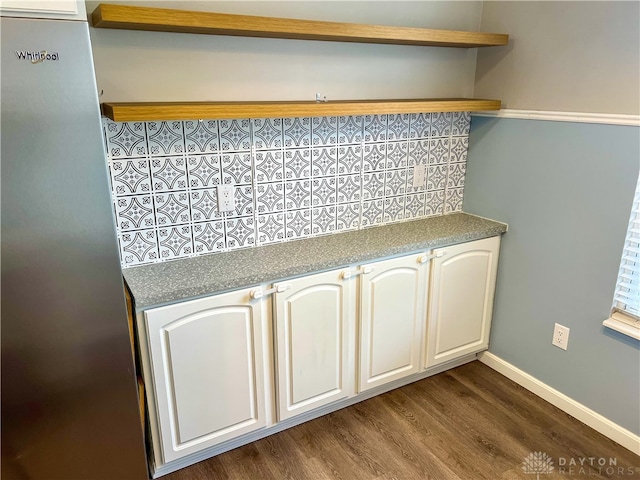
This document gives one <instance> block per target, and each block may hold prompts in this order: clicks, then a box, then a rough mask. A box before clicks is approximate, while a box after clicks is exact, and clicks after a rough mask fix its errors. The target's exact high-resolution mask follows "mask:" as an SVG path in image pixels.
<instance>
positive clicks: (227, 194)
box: [218, 185, 236, 212]
mask: <svg viewBox="0 0 640 480" xmlns="http://www.w3.org/2000/svg"><path fill="white" fill-rule="evenodd" d="M234 193H235V192H234V188H233V185H219V186H218V211H219V212H233V211H234V210H235V209H236V200H235V195H234Z"/></svg>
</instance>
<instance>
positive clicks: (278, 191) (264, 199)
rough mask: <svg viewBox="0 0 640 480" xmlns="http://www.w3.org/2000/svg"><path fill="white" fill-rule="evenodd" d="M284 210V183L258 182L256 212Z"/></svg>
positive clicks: (264, 212)
mask: <svg viewBox="0 0 640 480" xmlns="http://www.w3.org/2000/svg"><path fill="white" fill-rule="evenodd" d="M282 210H284V183H283V182H275V183H259V184H258V185H257V186H256V213H257V214H260V215H263V214H267V213H274V212H281V211H282Z"/></svg>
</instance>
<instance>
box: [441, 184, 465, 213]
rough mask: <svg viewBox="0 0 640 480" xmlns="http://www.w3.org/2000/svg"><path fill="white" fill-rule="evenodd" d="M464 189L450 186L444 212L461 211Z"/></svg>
mask: <svg viewBox="0 0 640 480" xmlns="http://www.w3.org/2000/svg"><path fill="white" fill-rule="evenodd" d="M463 196H464V189H462V188H448V189H447V192H446V201H445V203H444V213H452V212H461V211H462V200H463Z"/></svg>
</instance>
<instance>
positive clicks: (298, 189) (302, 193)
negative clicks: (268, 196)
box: [284, 180, 311, 210]
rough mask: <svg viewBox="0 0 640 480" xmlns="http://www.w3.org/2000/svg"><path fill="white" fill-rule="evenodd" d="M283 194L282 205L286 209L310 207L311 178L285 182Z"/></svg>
mask: <svg viewBox="0 0 640 480" xmlns="http://www.w3.org/2000/svg"><path fill="white" fill-rule="evenodd" d="M284 195H285V199H284V206H285V208H286V209H287V210H298V209H301V208H309V207H311V180H296V181H291V182H286V183H285V184H284Z"/></svg>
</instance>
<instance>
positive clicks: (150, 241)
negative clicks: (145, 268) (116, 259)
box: [120, 229, 158, 267]
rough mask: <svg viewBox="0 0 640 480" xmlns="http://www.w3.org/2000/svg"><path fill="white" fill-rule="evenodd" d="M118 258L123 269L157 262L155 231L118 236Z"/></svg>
mask: <svg viewBox="0 0 640 480" xmlns="http://www.w3.org/2000/svg"><path fill="white" fill-rule="evenodd" d="M120 256H121V258H122V264H123V266H124V267H132V266H134V265H140V264H144V263H151V262H155V261H157V260H158V242H157V238H156V231H155V230H153V229H151V230H138V231H137V232H123V233H122V234H121V235H120Z"/></svg>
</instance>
